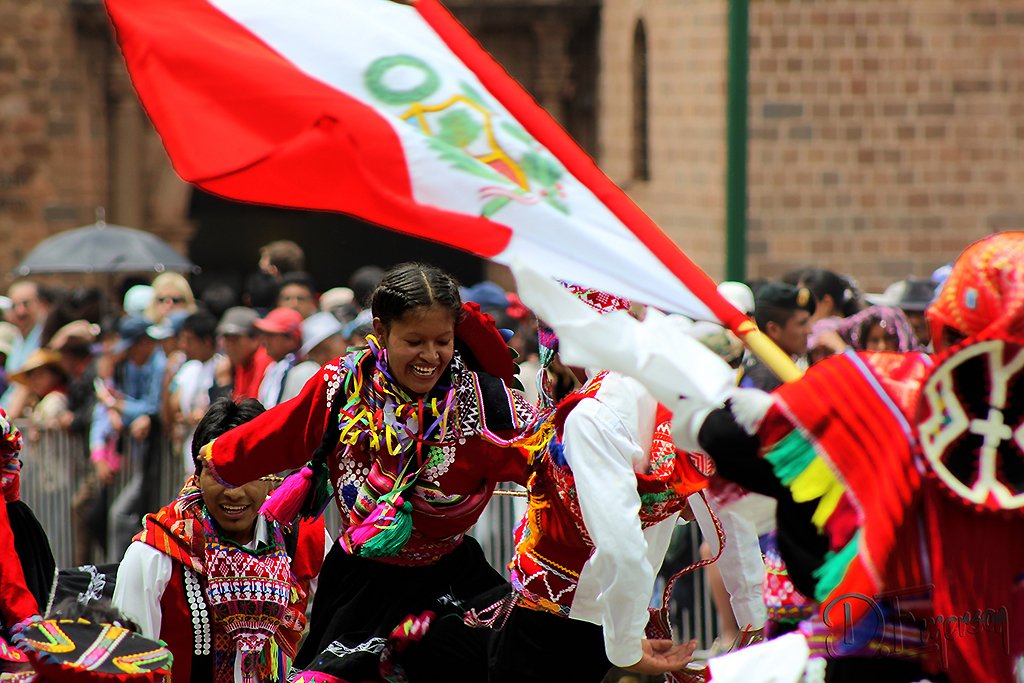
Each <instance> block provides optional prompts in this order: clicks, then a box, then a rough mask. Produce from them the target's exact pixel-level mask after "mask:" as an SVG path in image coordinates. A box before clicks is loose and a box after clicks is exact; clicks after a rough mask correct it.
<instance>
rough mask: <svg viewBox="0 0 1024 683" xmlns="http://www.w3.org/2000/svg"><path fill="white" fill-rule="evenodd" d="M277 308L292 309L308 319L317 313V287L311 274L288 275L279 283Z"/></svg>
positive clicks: (299, 272) (296, 272) (297, 272)
mask: <svg viewBox="0 0 1024 683" xmlns="http://www.w3.org/2000/svg"><path fill="white" fill-rule="evenodd" d="M278 285H279V288H278V290H277V307H278V308H291V309H294V310H296V311H298V312H299V314H300V315H301V316H302V317H303V318H308V317H309V316H311V315H313V314H314V313H316V312H317V310H318V308H317V301H316V285H315V284H313V278H312V277H311V276H310V274H309V273H303V272H301V271H295V272H291V273H286V274H285V275H284V276H283V277H282V278H281V280H280V282H279V283H278Z"/></svg>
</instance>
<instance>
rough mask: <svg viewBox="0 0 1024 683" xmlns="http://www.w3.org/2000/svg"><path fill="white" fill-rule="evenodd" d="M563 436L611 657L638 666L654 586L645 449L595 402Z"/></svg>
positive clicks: (570, 421) (574, 416)
mask: <svg viewBox="0 0 1024 683" xmlns="http://www.w3.org/2000/svg"><path fill="white" fill-rule="evenodd" d="M563 437H564V443H565V458H566V460H567V461H568V463H569V467H570V468H572V472H573V478H574V479H575V481H576V491H577V493H578V495H579V501H580V509H581V512H582V513H583V522H584V524H585V525H586V527H587V532H588V533H589V534H590V538H591V539H592V540H593V542H594V546H595V550H594V554H593V555H592V556H591V558H590V560H589V561H588V563H587V566H586V568H585V571H588V572H591V573H592V575H593V577H594V579H596V580H597V582H598V583H599V584H600V588H599V590H600V593H599V594H598V596H597V597H598V600H597V602H598V606H599V608H600V614H601V625H602V627H603V630H604V641H605V653H606V654H607V656H608V660H609V661H610V662H611V663H612V664H614V665H615V666H619V667H625V666H631V665H633V664H636V663H637V662H638V661H640V659H641V657H642V655H643V650H642V648H641V644H640V641H641V640H642V639H643V637H644V627H645V626H646V625H647V620H648V611H647V606H648V604H649V602H650V595H651V587H652V585H653V583H654V568H653V567H652V566H651V564H650V562H649V561H648V559H647V541H646V539H645V538H644V534H643V530H642V528H641V526H640V517H639V512H640V496H639V494H637V490H636V475H635V474H634V471H633V463H634V462H637V461H639V460H642V459H643V455H644V453H643V449H642V448H641V446H640V444H639V443H638V442H637V440H636V439H635V438H634V436H633V435H632V434H631V433H630V430H629V429H627V428H626V426H625V424H624V423H623V421H622V420H621V419H620V417H619V416H618V415H617V414H616V413H615V412H614V411H612V410H611V409H609V408H608V407H607V406H605V405H602V404H601V403H600V402H599V401H596V400H591V399H585V400H583V401H580V403H579V404H578V405H577V406H576V407H575V408H574V409H573V410H572V412H571V413H569V416H568V418H567V419H566V421H565V428H564V431H563Z"/></svg>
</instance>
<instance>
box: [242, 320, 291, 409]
mask: <svg viewBox="0 0 1024 683" xmlns="http://www.w3.org/2000/svg"><path fill="white" fill-rule="evenodd" d="M254 324H255V326H256V329H257V330H259V331H260V344H262V345H263V348H265V349H266V350H267V355H268V356H270V358H271V360H272V361H273V364H272V365H270V366H269V367H268V368H267V371H266V373H265V374H264V375H263V381H262V382H261V383H260V391H259V396H258V397H259V399H260V403H262V404H263V405H264V407H266V408H273V407H274V406H276V405H277V404H278V403H280V402H281V392H282V390H283V389H284V386H285V382H287V381H288V374H289V373H290V372H291V370H292V369H293V368H294V367H295V363H296V362H297V355H296V354H298V351H299V347H301V346H302V315H301V314H300V313H299V312H298V311H296V310H295V309H292V308H275V309H274V310H272V311H271V312H270V313H268V314H267V317H266V318H262V319H260V320H257V321H256V322H255V323H254Z"/></svg>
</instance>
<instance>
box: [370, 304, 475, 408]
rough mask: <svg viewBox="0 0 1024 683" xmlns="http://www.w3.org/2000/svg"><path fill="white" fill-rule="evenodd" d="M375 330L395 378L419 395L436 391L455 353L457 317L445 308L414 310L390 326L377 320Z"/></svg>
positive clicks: (430, 307)
mask: <svg viewBox="0 0 1024 683" xmlns="http://www.w3.org/2000/svg"><path fill="white" fill-rule="evenodd" d="M373 330H374V333H375V334H376V335H377V338H378V339H379V340H380V343H381V344H382V345H383V347H384V348H385V349H387V352H388V368H389V369H390V370H391V375H392V377H394V378H395V380H396V381H397V382H398V383H399V384H401V385H402V386H403V387H405V388H406V389H408V390H409V391H410V392H411V393H412V394H414V395H415V396H422V395H424V394H426V393H427V392H429V391H430V390H431V389H433V388H434V385H435V384H437V381H438V380H439V379H440V378H441V373H443V372H444V370H445V368H447V367H448V363H450V362H451V360H452V356H453V355H454V354H455V318H454V317H453V316H452V314H451V311H449V310H448V309H446V308H444V307H442V306H437V305H435V306H429V307H420V308H414V309H412V310H409V311H407V312H406V313H405V315H403V316H402V317H401V318H399V319H398V320H395V321H394V322H392V323H391V324H390V325H389V326H387V327H385V326H384V323H382V322H381V320H380V319H379V318H375V319H374V321H373Z"/></svg>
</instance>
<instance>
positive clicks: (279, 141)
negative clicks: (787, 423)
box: [106, 0, 745, 328]
mask: <svg viewBox="0 0 1024 683" xmlns="http://www.w3.org/2000/svg"><path fill="white" fill-rule="evenodd" d="M106 1H107V8H108V11H109V13H110V16H111V18H112V20H113V23H114V26H115V29H116V32H117V38H118V41H119V42H120V45H121V49H122V51H123V53H124V56H125V59H126V61H127V64H128V68H129V71H130V73H131V77H132V81H133V83H134V84H135V88H136V90H137V91H138V93H139V97H140V98H141V100H142V103H143V106H144V107H145V109H146V111H147V112H148V113H149V116H150V117H151V118H152V120H153V122H154V124H155V125H156V128H157V131H158V132H159V133H160V136H161V137H162V139H163V142H164V145H165V146H166V148H167V151H168V154H169V155H170V158H171V161H172V163H173V164H174V167H175V169H176V170H177V172H178V173H179V174H180V175H181V177H182V178H184V179H185V180H186V181H189V182H191V183H194V184H196V185H198V186H199V187H201V188H203V189H205V190H207V191H209V192H212V193H215V194H218V195H222V196H225V197H230V198H232V199H237V200H241V201H247V202H256V203H262V204H271V205H278V206H288V207H296V208H304V209H320V210H326V211H337V212H342V213H346V214H351V215H353V216H357V217H359V218H362V219H364V220H367V221H370V222H372V223H376V224H378V225H381V226H383V227H386V228H389V229H393V230H397V231H400V232H403V233H406V234H410V235H416V236H419V237H422V238H426V239H430V240H434V241H437V242H441V243H444V244H448V245H451V246H454V247H458V248H461V249H464V250H467V251H470V252H472V253H475V254H478V255H480V256H482V257H484V258H488V259H491V260H493V261H495V262H498V263H503V264H510V263H512V262H514V261H522V262H526V263H529V264H530V265H531V266H532V267H534V268H535V269H537V270H539V271H540V272H542V273H545V274H548V275H551V276H554V277H558V278H561V279H565V280H570V281H573V282H577V283H580V284H584V285H587V286H590V287H595V288H599V289H603V290H606V291H609V292H614V293H616V294H620V295H623V296H627V297H630V298H632V299H635V300H637V301H642V302H644V303H648V304H652V305H654V306H657V307H660V308H663V309H666V310H671V311H679V312H683V313H687V314H690V315H691V316H694V317H698V318H703V319H716V318H717V319H718V320H720V321H722V322H724V323H726V324H727V325H729V326H730V327H733V328H735V327H737V326H738V325H739V323H740V321H741V320H745V318H744V317H743V316H742V314H740V313H739V312H738V311H736V310H735V309H734V308H733V307H732V306H731V305H729V304H728V303H727V302H726V301H725V300H724V299H722V297H721V296H720V295H719V294H718V292H717V291H716V290H715V286H714V283H713V282H712V281H711V280H710V278H708V277H707V275H706V274H705V273H704V272H703V271H701V270H700V269H699V268H697V267H696V266H695V265H693V263H692V262H691V261H690V260H689V259H688V258H687V257H686V256H685V255H684V254H683V252H682V251H681V250H680V249H679V248H678V247H677V246H676V245H675V244H674V243H673V242H672V241H671V240H670V239H669V238H668V237H667V236H666V235H665V234H664V233H663V232H661V230H660V229H659V228H658V227H657V226H656V225H655V224H654V223H653V222H652V221H651V220H650V218H648V217H647V216H646V215H645V214H644V213H643V212H642V211H641V210H640V209H639V208H638V207H637V206H636V205H635V204H633V202H632V201H631V200H630V199H629V198H628V197H627V196H626V195H625V193H623V192H622V191H621V190H620V189H619V188H618V187H616V186H615V184H614V183H612V182H611V181H610V180H609V179H608V178H607V176H605V175H604V174H603V173H602V172H601V171H600V170H599V169H598V168H597V166H596V165H595V164H594V162H593V161H592V160H591V159H590V157H588V156H587V155H586V153H584V152H583V151H582V150H581V149H580V148H579V146H578V145H577V144H576V143H575V142H574V141H573V140H572V139H571V138H570V137H569V136H568V135H567V134H566V133H565V131H564V130H563V129H562V128H561V127H559V126H558V124H557V123H556V122H555V121H554V120H553V119H552V118H551V117H550V116H549V115H548V114H547V113H546V112H544V110H543V109H541V107H539V106H538V105H537V104H536V102H534V101H533V99H532V98H531V97H530V96H529V95H528V94H527V93H526V92H525V91H524V90H523V89H522V88H521V87H520V86H519V85H518V84H517V83H516V82H515V81H514V80H513V79H512V78H511V77H510V76H508V74H507V73H505V71H504V70H503V69H502V68H501V67H500V66H499V65H498V64H497V63H496V62H494V60H493V59H492V58H491V57H489V56H488V55H487V54H486V53H485V52H484V51H483V50H482V49H481V48H480V46H479V45H478V44H477V43H476V41H475V40H474V39H473V38H472V37H471V36H470V35H469V34H468V33H467V32H466V31H465V29H464V28H462V26H461V25H459V24H458V22H456V21H455V20H454V19H453V18H452V17H451V15H450V14H448V12H447V11H446V10H445V9H444V8H443V7H442V6H441V5H440V4H439V3H438V2H437V0H415V1H414V2H412V3H411V4H399V3H396V2H393V1H391V0H106Z"/></svg>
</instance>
